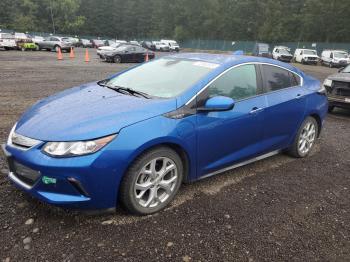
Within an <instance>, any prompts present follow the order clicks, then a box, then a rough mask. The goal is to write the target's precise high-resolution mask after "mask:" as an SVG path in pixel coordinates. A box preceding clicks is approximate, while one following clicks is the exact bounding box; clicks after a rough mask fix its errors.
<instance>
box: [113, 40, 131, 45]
mask: <svg viewBox="0 0 350 262" xmlns="http://www.w3.org/2000/svg"><path fill="white" fill-rule="evenodd" d="M115 43H116V44H127V43H128V41H126V40H115Z"/></svg>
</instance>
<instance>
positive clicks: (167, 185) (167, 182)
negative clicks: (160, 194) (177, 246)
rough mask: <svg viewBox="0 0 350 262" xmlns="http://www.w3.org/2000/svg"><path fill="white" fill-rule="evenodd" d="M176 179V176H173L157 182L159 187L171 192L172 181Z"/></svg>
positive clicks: (168, 192)
mask: <svg viewBox="0 0 350 262" xmlns="http://www.w3.org/2000/svg"><path fill="white" fill-rule="evenodd" d="M176 179H177V176H173V177H172V178H170V179H168V180H162V181H160V183H159V187H160V188H163V189H164V190H165V192H166V193H167V194H171V191H172V189H171V187H172V185H173V183H174V182H175V181H176Z"/></svg>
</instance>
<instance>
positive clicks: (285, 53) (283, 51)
mask: <svg viewBox="0 0 350 262" xmlns="http://www.w3.org/2000/svg"><path fill="white" fill-rule="evenodd" d="M279 51H280V53H281V54H282V55H290V53H289V52H288V51H287V50H286V49H280V50H279Z"/></svg>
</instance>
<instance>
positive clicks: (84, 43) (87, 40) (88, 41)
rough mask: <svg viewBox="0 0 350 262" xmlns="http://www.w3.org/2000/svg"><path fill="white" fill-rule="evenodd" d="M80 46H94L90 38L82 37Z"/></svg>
mask: <svg viewBox="0 0 350 262" xmlns="http://www.w3.org/2000/svg"><path fill="white" fill-rule="evenodd" d="M79 46H80V47H84V48H92V47H93V45H92V42H91V41H90V40H89V39H80V40H79Z"/></svg>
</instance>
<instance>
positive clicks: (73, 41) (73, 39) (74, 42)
mask: <svg viewBox="0 0 350 262" xmlns="http://www.w3.org/2000/svg"><path fill="white" fill-rule="evenodd" d="M62 40H63V41H65V42H69V43H71V44H72V46H74V47H78V46H79V38H76V37H62Z"/></svg>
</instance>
